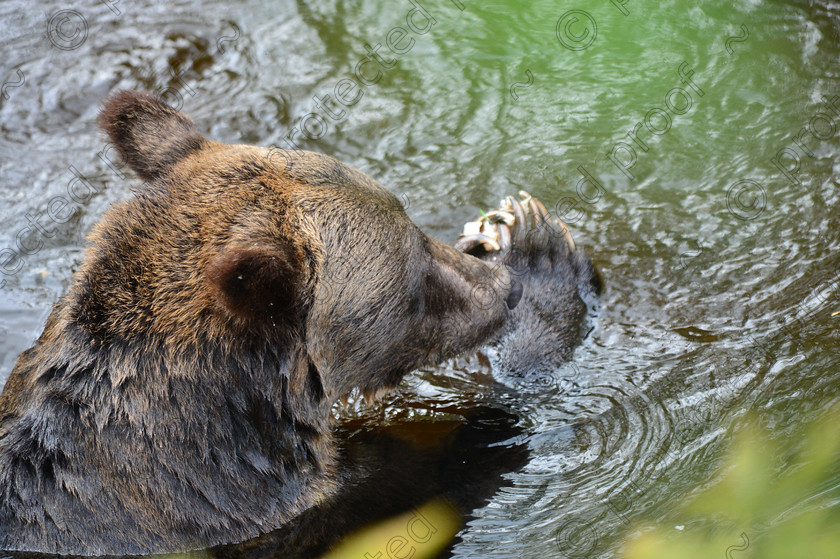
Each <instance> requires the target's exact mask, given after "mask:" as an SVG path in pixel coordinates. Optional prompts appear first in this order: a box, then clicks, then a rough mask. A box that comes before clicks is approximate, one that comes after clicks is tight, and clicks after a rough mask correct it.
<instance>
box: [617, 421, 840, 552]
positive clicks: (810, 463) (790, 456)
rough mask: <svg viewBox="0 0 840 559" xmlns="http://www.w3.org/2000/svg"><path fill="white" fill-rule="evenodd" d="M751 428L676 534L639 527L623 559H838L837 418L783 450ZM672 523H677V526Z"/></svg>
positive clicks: (691, 504)
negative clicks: (718, 478) (829, 558)
mask: <svg viewBox="0 0 840 559" xmlns="http://www.w3.org/2000/svg"><path fill="white" fill-rule="evenodd" d="M758 425H759V422H758V421H757V420H755V419H751V420H748V421H747V422H746V424H745V425H744V427H742V428H741V429H739V430H738V433H737V434H736V436H735V437H734V441H733V445H732V446H731V448H730V450H729V453H728V455H727V457H726V459H725V466H724V468H723V470H722V474H721V478H720V482H719V483H717V484H715V485H714V486H713V487H711V488H708V489H706V490H704V491H703V492H702V493H701V494H700V495H699V496H698V497H696V498H694V499H691V500H689V501H688V502H687V503H686V504H684V505H682V506H681V507H680V508H679V512H678V513H677V515H676V518H669V520H668V523H669V524H671V523H672V522H673V524H674V526H675V527H676V526H679V527H680V528H675V527H665V526H663V525H661V524H660V525H659V526H657V527H653V528H651V527H649V526H648V527H646V526H639V527H637V528H636V534H635V536H634V537H633V538H632V539H631V540H630V541H629V542H628V543H627V544H626V546H625V548H624V553H623V556H624V557H626V558H627V559H674V558H679V559H709V558H713V559H714V558H720V559H753V558H755V559H759V558H760V559H802V558H811V557H814V558H828V557H840V484H838V482H837V480H838V479H840V475H838V472H840V428H838V427H840V413H839V412H838V409H836V408H835V409H833V410H831V411H830V412H828V413H826V414H825V415H824V416H823V417H822V419H820V420H818V421H816V422H814V423H812V424H809V425H808V426H807V427H805V428H804V429H802V430H801V432H800V436H797V437H795V438H793V439H788V440H785V441H784V442H783V443H780V442H778V441H776V440H774V439H773V438H771V436H770V433H769V431H768V430H767V429H763V428H761V427H759V426H758ZM674 520H675V521H674Z"/></svg>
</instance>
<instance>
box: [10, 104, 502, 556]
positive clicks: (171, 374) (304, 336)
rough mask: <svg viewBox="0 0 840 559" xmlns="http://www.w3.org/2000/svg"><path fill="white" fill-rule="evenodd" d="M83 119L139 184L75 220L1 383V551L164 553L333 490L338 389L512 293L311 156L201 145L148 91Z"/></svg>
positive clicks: (455, 348)
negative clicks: (43, 313) (63, 265)
mask: <svg viewBox="0 0 840 559" xmlns="http://www.w3.org/2000/svg"><path fill="white" fill-rule="evenodd" d="M100 124H101V126H102V127H103V129H104V130H105V131H106V132H107V133H108V135H109V137H110V139H111V141H112V142H113V143H114V145H115V146H116V148H117V150H118V151H119V153H120V155H121V157H122V158H123V160H124V161H126V162H127V163H128V164H129V165H130V166H131V168H132V169H133V170H134V171H135V172H136V173H137V174H138V175H139V176H140V177H141V178H143V179H144V180H146V181H147V184H146V185H145V186H144V189H143V191H142V192H140V193H139V194H137V195H136V196H134V197H133V198H131V199H129V200H127V201H125V202H122V203H119V204H116V205H114V206H113V207H112V208H111V209H109V210H108V211H107V212H106V214H105V215H104V216H103V217H102V220H101V221H100V222H99V223H98V224H97V225H96V226H95V228H94V230H93V231H92V233H91V235H90V238H89V241H90V246H89V248H88V249H87V252H86V254H85V259H84V263H83V264H82V266H81V268H80V269H79V270H78V271H77V272H76V274H75V275H74V278H73V282H72V285H71V287H70V288H69V291H68V292H67V294H65V295H64V296H63V297H61V299H60V300H59V301H58V302H57V303H56V304H55V306H54V308H53V310H52V312H51V314H50V316H49V318H48V320H47V323H46V326H45V328H44V332H43V333H42V334H41V336H40V338H39V339H38V340H37V342H36V343H35V345H34V346H33V347H32V348H31V349H29V350H27V351H25V352H24V353H23V354H21V356H20V358H19V359H18V362H17V364H16V365H15V367H14V370H13V371H12V373H11V375H10V376H9V379H8V381H7V383H6V386H5V388H4V390H3V393H2V395H0V549H5V550H29V551H39V552H47V553H63V554H74V555H79V554H141V553H156V552H170V551H176V550H184V549H196V548H203V547H207V546H211V545H215V544H220V543H227V542H236V541H242V540H245V539H248V538H251V537H253V536H256V535H258V534H261V533H265V532H268V531H271V530H274V529H276V528H278V527H280V526H283V525H284V524H285V523H287V522H288V521H289V520H290V519H292V518H294V517H296V516H297V515H299V514H301V513H302V512H303V511H305V510H307V509H309V508H310V507H312V506H314V505H316V504H318V503H320V502H323V501H324V499H325V498H326V497H327V496H329V495H332V494H334V493H335V492H336V491H337V490H338V489H339V485H340V484H339V481H338V478H337V476H336V450H335V444H334V441H333V434H332V433H331V430H330V426H329V418H330V413H329V410H330V408H331V406H332V404H333V403H334V402H335V401H336V400H337V399H338V398H340V397H342V396H345V395H347V394H348V393H349V392H350V391H351V390H353V389H359V390H361V391H362V392H364V393H376V392H378V391H380V390H383V389H388V388H391V387H393V386H395V385H396V384H397V383H398V382H399V380H400V379H401V378H402V376H403V375H404V374H405V373H407V372H408V371H410V370H412V369H414V368H416V367H418V366H419V365H422V364H425V363H433V362H438V361H441V360H443V359H445V358H447V357H449V356H453V355H456V354H459V353H462V352H464V351H467V350H470V349H472V348H474V347H476V346H477V345H479V344H481V343H483V342H484V341H486V340H488V339H489V338H491V337H492V336H493V335H494V334H495V333H496V332H497V331H498V330H499V329H500V327H501V326H502V325H503V323H504V322H505V320H506V319H507V318H508V316H509V309H508V306H514V305H515V302H516V299H517V298H518V292H516V291H513V292H511V285H512V283H513V282H512V280H511V277H510V274H509V273H508V271H507V270H506V268H504V267H502V266H495V267H492V266H489V265H487V264H486V263H484V262H481V261H480V260H478V259H476V258H473V257H471V256H468V255H465V254H462V253H459V252H458V251H456V250H455V249H453V248H452V247H449V246H447V245H445V244H443V243H441V242H439V241H436V240H434V239H432V238H430V237H428V236H426V235H424V234H423V233H422V232H421V231H420V230H419V229H418V228H417V227H416V226H415V225H414V224H413V223H412V222H411V221H410V220H409V219H408V217H407V216H406V215H405V213H404V211H403V210H402V208H401V206H400V204H399V202H398V201H397V199H396V198H395V197H394V196H393V195H392V194H391V193H389V192H388V191H387V190H386V189H385V188H384V187H382V186H381V185H379V184H377V183H376V182H375V181H373V180H372V179H370V178H369V177H367V176H366V175H364V174H362V173H360V172H359V171H356V170H354V169H352V168H350V167H347V166H345V165H343V164H341V163H339V162H337V161H335V160H334V159H332V158H330V157H327V156H324V155H319V154H315V153H308V152H283V151H282V150H276V149H267V148H259V147H254V146H244V145H225V144H220V143H217V142H214V141H211V140H209V139H207V138H204V137H203V136H202V135H201V134H200V133H199V132H198V130H197V129H196V127H195V126H194V125H193V124H192V122H191V121H190V120H189V119H188V118H187V117H185V116H183V115H181V114H179V113H178V112H176V111H175V110H173V109H172V108H170V107H168V106H166V105H165V104H164V103H163V102H162V101H161V100H160V99H159V98H157V97H155V96H153V95H150V94H147V93H140V92H122V93H119V94H117V95H116V96H114V97H113V98H111V99H110V100H109V101H108V103H107V104H106V106H105V108H104V110H103V112H102V115H101V119H100ZM478 284H481V285H483V286H485V289H482V290H481V291H480V293H478V294H476V292H475V289H474V287H475V286H476V285H478ZM488 285H492V286H493V289H491V290H487V289H486V286H488Z"/></svg>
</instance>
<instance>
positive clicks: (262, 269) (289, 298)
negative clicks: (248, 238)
mask: <svg viewBox="0 0 840 559" xmlns="http://www.w3.org/2000/svg"><path fill="white" fill-rule="evenodd" d="M302 260H303V259H302V258H298V257H296V255H295V254H294V253H293V252H292V251H283V250H278V249H275V248H268V247H261V246H251V245H238V246H232V247H227V248H225V249H224V250H222V251H221V252H220V253H219V254H217V255H216V256H214V257H213V258H212V259H211V260H210V263H209V264H208V265H207V279H208V280H209V282H210V286H211V292H212V293H213V297H214V298H215V301H216V303H217V304H218V305H219V306H220V307H222V308H223V309H224V310H226V311H227V312H228V313H229V314H231V315H233V316H235V317H237V318H240V319H243V320H245V321H251V320H257V321H260V320H264V319H267V318H271V319H272V320H273V321H278V320H284V319H286V318H292V317H293V316H294V315H295V313H296V309H297V308H299V307H300V301H299V300H298V297H299V293H300V292H301V287H302V284H303V281H304V280H305V277H306V274H305V272H304V268H303V261H302Z"/></svg>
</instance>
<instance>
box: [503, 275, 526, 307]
mask: <svg viewBox="0 0 840 559" xmlns="http://www.w3.org/2000/svg"><path fill="white" fill-rule="evenodd" d="M520 299H522V282H521V281H519V280H518V279H515V278H514V280H513V285H512V286H511V288H510V295H508V296H507V299H505V303H506V304H507V306H508V308H509V309H510V310H513V309H514V308H516V305H518V304H519V300H520Z"/></svg>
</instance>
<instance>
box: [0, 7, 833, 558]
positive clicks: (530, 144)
mask: <svg viewBox="0 0 840 559" xmlns="http://www.w3.org/2000/svg"><path fill="white" fill-rule="evenodd" d="M416 4H417V2H415V3H414V4H412V3H409V2H408V1H407V0H405V1H397V2H385V3H383V2H373V1H371V0H354V1H340V0H333V1H329V0H321V1H317V0H313V1H308V2H307V1H303V0H300V1H297V2H293V1H289V0H280V1H276V2H257V1H235V2H218V1H216V0H213V1H210V2H204V3H202V4H199V3H197V2H188V1H182V0H174V1H170V2H144V1H136V2H135V1H130V2H129V1H120V2H111V3H110V4H106V3H103V2H94V1H91V0H88V1H84V2H76V3H73V4H67V5H66V6H65V5H56V4H54V3H45V2H34V3H32V2H23V1H20V0H7V1H6V2H3V3H2V4H0V14H2V21H3V22H4V24H3V26H2V28H0V34H1V35H0V36H1V37H2V39H1V40H0V41H2V45H3V57H2V59H3V62H0V79H2V80H3V81H4V83H5V85H4V86H3V92H4V94H5V95H4V96H3V97H2V98H0V196H2V200H3V202H2V204H0V221H2V223H3V224H4V227H3V228H2V232H0V250H2V249H4V248H8V249H11V250H14V251H15V255H16V256H15V259H14V260H7V259H9V258H10V255H11V253H10V252H4V253H3V258H2V259H0V263H1V264H3V266H4V270H3V273H2V274H0V282H3V285H2V287H0V384H2V382H4V380H5V377H6V376H7V375H8V372H9V371H10V370H11V367H12V366H13V364H14V361H15V359H16V356H17V354H18V353H19V352H20V351H22V350H24V349H26V348H27V347H28V346H29V345H30V344H31V343H32V341H33V340H34V339H35V338H36V337H37V335H38V334H39V333H40V330H41V328H42V326H43V322H44V320H45V318H46V315H47V313H48V311H49V307H50V305H51V304H52V303H53V302H54V301H55V300H56V299H57V297H59V295H60V294H61V293H62V292H63V291H64V290H65V289H66V287H67V286H68V282H69V278H70V275H71V273H72V272H73V270H74V269H76V268H77V267H78V265H79V263H80V261H81V257H82V250H83V247H84V234H85V232H86V231H88V230H89V229H90V227H91V225H92V224H93V223H94V222H96V221H97V219H98V218H99V216H100V215H101V214H102V212H103V211H104V210H105V209H106V208H107V207H108V206H109V205H110V204H111V203H113V202H116V201H118V200H122V199H124V198H125V197H126V196H128V195H129V193H130V189H131V188H132V187H136V186H138V185H139V181H138V180H137V179H135V178H133V177H132V176H130V175H126V176H121V175H122V171H121V170H120V169H119V167H116V166H114V165H113V164H112V165H110V166H109V164H108V159H109V158H111V159H114V154H113V151H111V152H105V153H103V154H102V155H103V157H100V156H99V155H100V153H101V152H102V150H103V148H104V147H106V146H105V144H104V141H103V138H102V137H101V135H100V134H99V133H98V132H97V130H96V128H95V123H94V121H95V117H96V114H97V112H98V108H99V106H100V103H101V101H102V100H103V98H104V97H106V96H107V95H108V93H109V92H111V91H113V90H115V89H119V88H141V89H148V90H153V91H158V92H163V93H164V95H165V96H166V97H167V99H168V100H169V101H170V102H171V103H173V104H175V105H179V106H182V108H183V110H184V111H185V112H187V113H188V114H190V115H191V116H192V117H193V118H194V120H195V121H196V123H197V124H198V125H199V127H200V128H201V129H203V130H205V131H207V132H208V133H209V134H210V135H211V136H213V137H214V138H216V139H218V140H221V141H225V142H246V143H258V144H262V145H279V146H281V147H285V146H286V145H287V144H286V143H285V140H286V139H291V140H292V141H294V142H295V143H296V144H297V145H298V146H299V147H301V148H305V149H311V150H316V151H320V152H323V153H327V154H330V155H333V156H335V157H337V158H338V159H340V160H342V161H344V162H346V163H349V164H351V165H353V166H356V167H358V168H360V169H361V170H363V171H365V172H366V173H368V174H370V175H371V176H373V177H374V178H376V179H377V180H379V181H380V182H382V183H384V184H386V185H387V186H389V187H390V188H392V189H393V190H394V192H396V193H397V194H398V195H399V196H400V197H401V198H402V199H403V201H404V202H405V205H406V206H407V212H408V214H409V215H410V217H411V218H412V219H414V220H415V221H416V222H417V223H418V224H419V225H420V226H421V227H422V228H423V229H424V230H426V231H427V232H429V233H430V234H432V235H434V236H437V237H439V238H441V239H444V240H446V241H449V242H451V241H453V240H454V239H455V237H456V236H457V234H458V232H459V230H460V227H461V224H462V223H463V222H465V221H468V220H472V219H474V218H475V217H476V216H477V215H478V210H479V209H480V208H488V207H492V206H494V205H495V204H496V203H497V202H498V200H499V199H501V198H502V197H503V196H505V195H507V194H511V193H514V192H515V191H516V190H518V189H520V188H525V189H527V190H529V191H530V192H531V193H532V194H534V195H535V196H537V197H539V198H540V199H542V200H544V201H545V202H546V203H547V204H548V205H549V206H550V209H551V210H552V212H553V213H555V214H556V215H558V216H560V217H562V218H564V219H565V220H566V221H567V222H568V223H569V225H570V226H571V227H572V230H573V233H574V235H575V238H576V240H577V241H578V243H579V244H581V245H583V246H585V247H586V249H587V251H588V252H589V254H590V255H591V256H592V257H593V259H594V261H595V263H596V265H597V267H598V268H599V269H600V271H601V273H602V275H603V277H604V279H605V282H606V292H605V294H604V296H603V298H602V307H601V310H600V315H599V316H598V317H597V323H596V328H595V329H594V331H593V332H592V333H591V334H590V336H589V337H588V338H587V339H586V340H585V342H584V344H583V345H582V346H581V347H580V348H579V349H578V350H577V351H576V352H575V355H574V359H573V361H572V362H571V363H569V364H568V365H567V366H564V367H563V368H562V369H561V370H558V371H556V374H555V375H552V376H551V377H546V378H543V379H539V381H538V382H536V383H534V384H532V385H530V386H525V387H522V386H519V387H517V386H510V387H507V388H506V387H504V386H502V385H500V384H494V383H493V382H492V380H491V379H492V371H491V370H489V369H488V368H487V366H486V364H484V365H482V361H481V360H478V359H475V358H464V359H461V360H458V361H455V362H452V363H449V364H447V365H444V366H442V367H438V368H434V369H430V370H424V371H420V372H417V373H415V374H414V375H412V376H410V377H409V378H408V379H406V381H405V383H404V385H403V386H402V387H401V390H400V392H399V393H398V394H397V395H396V396H394V397H392V398H390V399H388V400H387V401H386V402H385V403H383V404H382V405H381V406H379V407H375V408H374V409H373V410H367V409H362V408H359V410H358V411H357V412H356V413H357V414H358V415H360V416H362V417H367V418H369V419H376V420H377V421H383V420H384V421H386V422H388V421H393V422H398V421H412V420H414V419H416V418H415V414H413V413H404V412H403V411H400V410H405V409H410V410H412V409H417V403H418V402H425V403H426V404H429V405H427V406H426V408H429V409H431V410H434V409H436V408H443V407H446V406H450V405H454V406H455V407H459V408H468V407H469V406H472V405H475V403H476V402H478V401H481V402H485V403H486V402H491V403H493V404H494V405H502V406H506V407H507V408H509V409H511V410H513V411H515V413H516V414H517V415H518V416H519V417H520V424H521V425H520V426H521V427H522V428H523V430H524V433H525V435H524V437H525V439H524V440H525V442H526V443H527V445H528V448H529V450H530V458H529V461H528V463H527V465H525V466H524V467H523V468H521V469H520V471H517V472H515V473H512V474H509V475H508V482H509V484H510V485H509V487H506V488H503V489H502V490H500V491H499V492H498V493H497V494H496V495H495V496H494V497H493V498H492V500H491V501H490V502H489V503H488V504H487V505H486V506H484V507H482V508H481V509H480V510H478V511H476V512H475V517H476V518H475V519H474V520H472V521H470V523H469V525H468V526H467V527H466V528H465V529H464V530H463V531H462V532H461V534H460V540H459V542H458V543H457V545H456V546H455V547H454V549H453V551H452V554H453V555H454V556H455V557H513V556H515V557H554V556H564V557H612V556H615V555H616V554H617V553H618V551H619V550H620V548H621V545H622V542H623V541H625V539H626V537H627V530H628V527H629V526H630V525H631V524H632V523H633V522H634V521H635V520H637V519H639V518H653V519H657V520H659V521H660V522H662V523H663V525H667V523H668V519H669V518H670V517H671V516H672V514H673V511H674V510H675V506H676V504H677V503H679V502H680V501H682V500H684V499H685V498H687V497H689V496H691V495H692V494H693V492H694V491H695V490H696V489H697V488H698V487H699V486H700V485H701V484H703V483H706V482H707V481H710V480H711V479H713V472H714V471H715V467H716V466H717V464H718V462H719V459H720V457H721V453H722V450H723V448H724V444H725V442H726V441H727V440H728V438H729V437H730V434H731V431H732V427H733V425H735V424H736V423H737V422H738V421H739V420H740V418H741V417H742V416H744V414H745V413H746V412H747V410H759V411H760V412H762V413H763V414H764V417H765V418H768V421H770V422H771V423H772V425H773V427H774V430H775V433H776V436H777V437H778V438H780V439H783V438H785V437H786V436H787V435H788V434H789V433H791V432H792V431H793V430H794V429H795V428H796V427H797V426H798V425H800V424H801V423H802V422H803V421H805V420H807V419H808V418H810V417H812V416H814V415H816V414H817V413H818V412H819V410H820V409H822V408H824V407H825V405H826V404H827V403H829V402H832V401H835V400H836V399H837V393H838V381H839V380H840V368H838V367H837V363H838V359H837V354H838V334H837V331H838V330H837V325H838V321H840V316H834V317H832V316H831V314H832V313H833V312H835V311H838V310H840V297H838V287H839V286H838V284H837V283H836V282H837V280H838V264H839V263H840V262H838V261H840V251H838V239H839V238H840V222H838V219H837V212H836V207H837V204H838V188H837V187H838V184H837V180H836V176H837V162H836V159H837V155H838V152H840V149H838V148H840V141H838V130H840V65H838V59H840V9H838V7H837V6H836V5H833V4H832V3H830V2H821V1H812V2H793V1H790V2H781V1H779V2H769V1H764V2H762V1H758V0H752V1H749V2H738V3H731V2H724V1H722V0H713V1H706V2H698V3H688V2H676V1H666V2H657V3H655V2H642V1H632V2H625V3H624V4H621V3H620V2H613V3H610V2H599V3H595V4H591V3H585V2H561V3H557V2H549V1H546V0H538V1H534V2H528V3H520V2H512V1H509V2H505V1H500V0H494V1H489V2H473V1H471V0H463V2H458V1H455V0H452V1H450V0H422V4H420V5H421V6H422V7H423V8H424V10H425V11H426V12H427V13H428V14H429V15H430V16H431V17H432V18H433V19H434V22H432V21H431V20H429V19H428V18H426V17H425V16H424V15H423V14H422V13H420V12H412V10H414V9H415V8H414V6H415V5H416ZM459 5H460V6H463V9H460V8H459ZM62 10H67V11H66V12H63V13H59V12H61V11H62ZM583 12H585V13H583ZM407 16H410V17H411V19H410V21H409V23H407V22H406V17H407ZM396 27H402V28H404V29H406V31H407V34H406V35H405V36H404V37H402V41H401V42H397V43H395V44H396V46H397V47H398V48H399V49H400V50H402V51H404V52H402V53H401V54H398V55H396V54H394V53H393V52H391V51H388V50H387V43H388V37H389V36H390V37H391V38H392V39H393V38H394V36H392V35H390V33H391V32H392V30H393V29H394V28H396ZM411 41H413V43H411ZM366 45H369V46H370V47H371V48H376V45H381V47H379V51H378V52H379V54H380V55H381V57H382V64H381V65H380V63H377V62H376V61H374V62H372V63H368V64H365V65H363V66H362V70H361V71H362V72H363V74H362V75H363V77H365V79H367V80H368V81H370V82H373V81H374V79H377V78H378V81H376V83H372V84H371V85H365V86H362V87H361V88H360V89H359V91H361V92H362V96H361V98H360V99H359V100H358V102H357V103H355V104H354V105H352V106H350V107H342V106H339V105H336V104H335V101H334V97H335V89H336V86H337V85H338V84H339V83H341V82H342V80H346V79H350V78H353V79H356V80H358V79H359V78H356V77H355V76H354V74H355V69H356V67H357V65H358V64H359V62H360V61H363V60H364V59H365V57H367V56H369V54H368V51H367V50H366ZM409 45H411V48H409ZM325 95H332V96H333V101H332V104H330V102H324V101H320V103H321V104H322V105H325V106H326V107H327V109H324V108H322V107H319V105H318V103H319V102H316V100H314V99H313V97H315V96H317V97H318V98H319V99H323V98H324V96H325ZM330 111H332V112H330ZM311 115H316V116H311ZM304 125H305V126H306V127H305V128H304ZM295 127H297V129H296V128H295ZM634 130H635V132H634ZM803 130H804V131H803ZM302 131H308V133H309V136H310V138H309V139H307V138H306V137H305V134H304V133H303V132H302ZM290 133H291V136H290ZM628 134H630V135H629V136H628ZM608 156H611V158H612V159H611V158H610V157H608ZM774 159H775V160H776V162H775V163H774ZM78 176H82V177H84V179H85V180H86V181H87V184H88V185H90V187H91V188H90V189H88V188H86V187H83V186H82V185H81V184H80V182H79V180H78V179H77V177H78ZM584 179H585V180H584ZM74 193H75V196H76V198H77V201H74V202H72V206H71V207H70V208H69V209H71V210H72V209H75V212H74V213H73V214H72V216H70V217H69V218H67V217H68V215H69V211H67V212H65V213H64V214H61V215H62V216H64V217H62V219H66V221H65V222H63V223H57V222H54V221H49V220H48V219H47V218H48V216H49V214H48V211H49V208H50V204H51V203H52V201H53V200H55V199H57V197H62V198H65V199H68V200H70V199H71V198H72V196H71V195H73V194H74ZM53 209H55V207H53ZM27 214H29V215H30V216H38V215H41V216H42V217H41V218H40V219H41V221H40V222H39V223H41V224H42V229H39V228H37V227H34V226H31V225H30V222H29V221H28V219H27V217H26V216H27ZM33 219H37V218H33ZM20 243H23V246H24V251H25V252H29V253H28V254H24V252H22V251H21V250H20ZM499 380H503V379H499ZM351 415H352V413H351ZM517 442H522V441H517ZM510 444H513V443H510ZM832 483H833V485H832V488H833V489H834V490H835V491H836V488H837V486H838V485H839V484H840V477H835V478H834V479H833V482H832ZM823 489H825V488H823ZM815 491H816V490H815ZM811 497H814V495H803V496H802V502H803V503H806V501H807V504H806V505H805V506H803V509H804V510H807V508H808V506H821V505H822V504H824V503H822V502H821V501H820V499H819V498H816V499H811ZM809 499H810V500H809ZM766 529H768V530H770V529H772V526H770V527H767V528H766Z"/></svg>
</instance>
